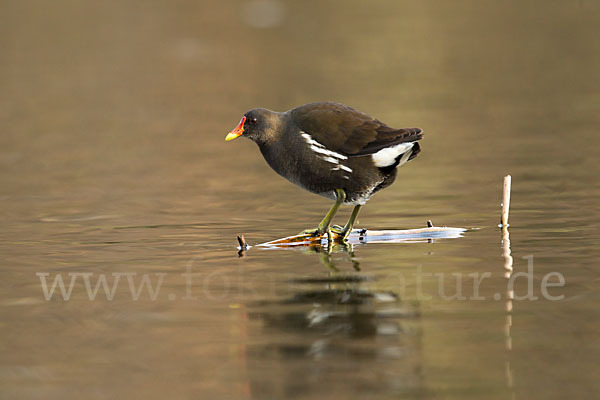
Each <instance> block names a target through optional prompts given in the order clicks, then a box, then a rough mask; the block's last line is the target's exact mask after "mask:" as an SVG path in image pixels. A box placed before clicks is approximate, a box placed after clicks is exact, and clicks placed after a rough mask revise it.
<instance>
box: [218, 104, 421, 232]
mask: <svg viewBox="0 0 600 400" xmlns="http://www.w3.org/2000/svg"><path fill="white" fill-rule="evenodd" d="M239 136H245V137H247V138H248V139H251V140H253V141H254V142H255V143H256V144H257V145H258V147H259V148H260V151H261V153H262V154H263V156H264V158H265V160H266V161H267V163H268V164H269V165H270V166H271V168H273V169H274V170H275V172H277V173H278V174H279V175H281V176H283V177H284V178H286V179H287V180H289V181H290V182H292V183H295V184H296V185H298V186H300V187H302V188H304V189H306V190H308V191H310V192H312V193H316V194H319V195H321V196H325V197H327V198H329V199H332V200H335V204H334V205H333V207H331V210H329V212H328V213H327V215H325V218H323V220H322V221H321V223H320V224H319V226H318V227H317V229H312V230H307V231H304V232H303V233H305V234H306V233H311V234H313V235H319V236H321V235H322V234H323V233H327V235H328V238H329V240H331V239H332V233H331V232H332V231H333V232H335V233H337V234H338V235H340V236H341V237H342V240H343V241H345V240H346V238H347V237H348V235H349V234H350V232H351V231H352V226H353V224H354V221H355V220H356V217H357V216H358V212H359V210H360V208H361V206H363V205H364V204H365V203H366V202H367V200H369V198H370V197H371V196H372V195H373V194H374V193H376V192H377V191H379V190H381V189H383V188H386V187H388V186H389V185H391V184H392V183H393V182H394V179H395V178H396V172H397V171H396V168H397V167H399V166H401V165H403V164H405V163H406V162H408V161H410V160H412V159H413V158H415V157H416V156H417V154H418V153H419V151H420V147H419V143H417V141H418V140H420V139H421V138H422V137H423V134H422V133H421V129H419V128H406V129H395V128H391V127H389V126H388V125H386V124H384V123H383V122H381V121H378V120H376V119H374V118H372V117H370V116H368V115H367V114H364V113H362V112H360V111H357V110H355V109H353V108H351V107H348V106H345V105H343V104H339V103H333V102H320V103H311V104H305V105H303V106H300V107H296V108H294V109H292V110H289V111H286V112H275V111H270V110H267V109H264V108H254V109H252V110H250V111H248V112H247V113H245V114H244V116H243V117H242V120H241V121H240V123H239V124H238V126H236V127H235V128H234V129H233V130H232V131H231V132H229V134H228V135H227V137H226V138H225V140H233V139H235V138H237V137H239ZM343 203H345V204H351V205H354V209H353V210H352V215H351V216H350V219H349V220H348V222H347V223H346V225H345V226H344V227H338V226H334V227H332V228H330V223H331V220H332V219H333V216H334V215H335V213H336V212H337V210H338V208H339V207H340V205H342V204H343Z"/></svg>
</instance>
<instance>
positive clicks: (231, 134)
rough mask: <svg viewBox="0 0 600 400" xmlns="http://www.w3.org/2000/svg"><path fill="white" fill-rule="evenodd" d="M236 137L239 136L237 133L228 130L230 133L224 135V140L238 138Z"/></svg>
mask: <svg viewBox="0 0 600 400" xmlns="http://www.w3.org/2000/svg"><path fill="white" fill-rule="evenodd" d="M238 137H240V135H239V134H237V133H231V132H230V133H228V134H227V136H225V141H227V142H229V141H230V140H233V139H235V138H238Z"/></svg>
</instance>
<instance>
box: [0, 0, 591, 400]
mask: <svg viewBox="0 0 600 400" xmlns="http://www.w3.org/2000/svg"><path fill="white" fill-rule="evenodd" d="M599 26H600V3H598V2H596V1H591V0H580V1H541V0H538V1H526V2H523V1H502V2H500V1H488V0H484V1H463V0H459V1H419V2H407V1H406V2H405V1H371V2H362V1H344V2H334V1H302V2H291V1H289V2H288V1H281V2H275V1H231V2H226V1H219V2H217V1H190V0H178V1H169V2H161V1H101V2H100V1H98V2H94V1H69V0H57V1H51V2H50V1H0V171H1V174H0V216H1V222H2V229H1V230H0V254H1V261H0V263H1V264H0V274H1V275H0V276H1V277H2V279H1V281H0V397H1V398H7V399H9V398H10V399H13V398H14V399H64V398H88V399H105V398H106V399H109V398H110V399H113V398H145V399H154V398H156V399H164V398H171V399H180V398H181V399H184V398H206V399H248V398H255V399H283V398H301V399H308V398H310V399H326V398H369V399H387V398H400V397H402V398H457V399H464V398H481V399H496V398H498V399H533V398H540V399H565V398H577V399H583V398H590V399H591V398H597V397H598V396H599V395H600V385H599V383H598V382H599V379H598V378H599V376H600V368H599V367H598V365H599V360H600V319H599V317H600V315H599V312H598V310H599V306H600V302H599V300H600V295H599V291H598V290H599V286H600V282H599V280H598V276H599V271H600V270H599V266H598V260H599V252H598V224H599V223H600V217H599V216H600V213H599V209H598V200H599V195H600V188H599V185H598V174H599V173H600V169H599V167H598V154H599V153H598V146H599V145H600V139H599V135H598V132H599V130H600V112H599V110H600V74H599V73H598V71H600V35H599ZM319 100H335V101H339V102H342V103H345V104H348V105H351V106H353V107H355V108H358V109H359V110H362V111H364V112H367V113H369V114H371V115H373V116H375V117H377V118H379V119H381V120H383V121H385V122H387V123H388V124H390V125H392V126H397V127H404V126H418V127H421V128H422V129H423V130H424V131H425V133H426V136H425V139H424V140H423V144H422V149H423V151H422V153H421V154H420V155H419V157H418V158H417V159H416V160H414V161H413V162H411V163H409V164H407V165H406V166H404V167H402V168H401V170H400V171H399V177H398V180H397V182H396V183H395V184H394V185H393V186H392V187H391V188H389V189H386V190H385V191H383V192H381V193H379V194H377V195H376V196H375V197H374V198H373V199H372V200H371V201H370V202H369V204H368V206H367V207H366V208H365V209H364V211H363V212H362V213H361V216H360V222H359V224H358V226H359V227H368V228H370V229H384V228H414V227H421V226H424V224H425V221H426V220H428V219H431V220H433V222H434V223H435V224H437V225H448V226H458V227H467V228H480V229H477V230H473V231H469V232H468V233H467V234H466V235H465V237H463V238H458V239H447V240H440V241H434V242H433V243H422V242H419V243H401V244H389V243H388V244H368V245H362V246H357V247H355V249H354V253H355V256H356V261H358V262H359V263H360V270H359V271H356V270H355V269H354V268H353V263H352V262H351V260H350V255H349V254H348V253H347V252H345V251H343V250H342V249H337V250H336V251H335V252H334V253H333V254H332V255H331V256H330V263H332V264H333V265H334V266H335V269H332V268H331V266H329V267H328V266H327V265H326V264H328V263H326V262H322V261H323V260H326V259H327V256H326V254H324V253H323V251H322V249H321V250H320V251H319V252H316V251H311V250H306V251H302V250H291V251H288V250H269V251H265V250H261V249H257V248H253V249H251V250H250V251H249V252H248V253H247V255H246V256H245V257H242V258H238V255H237V252H236V245H237V243H236V240H235V237H236V235H237V234H238V233H244V234H245V235H246V237H247V239H248V241H249V242H250V243H251V244H254V243H259V242H263V241H266V240H270V239H275V238H278V237H282V236H286V235H289V234H293V233H295V232H298V231H300V230H302V229H305V228H309V227H312V226H314V225H315V224H316V223H318V221H319V220H320V218H321V217H322V216H323V214H324V213H325V211H326V209H327V208H328V207H329V206H330V203H329V201H327V200H326V199H323V198H320V197H318V196H315V195H312V194H310V193H307V192H304V191H302V190H301V189H299V188H297V187H295V186H293V185H292V184H290V183H288V182H286V181H285V180H283V179H281V178H280V177H278V176H277V175H276V174H275V173H274V172H273V171H272V170H270V168H269V167H268V166H267V165H266V163H265V162H264V160H263V159H262V157H261V155H260V153H259V152H258V150H257V148H256V146H255V145H254V144H253V143H251V142H250V141H247V140H242V139H240V140H236V141H233V142H227V143H226V142H224V140H223V139H224V136H225V134H226V133H227V131H228V130H229V129H231V128H233V127H234V126H235V124H236V123H237V122H238V121H239V119H240V117H241V115H242V114H243V113H244V112H245V111H246V110H248V109H250V108H253V107H256V106H262V107H267V108H270V109H274V110H278V111H283V110H287V109H289V108H292V107H295V106H297V105H301V104H304V103H307V102H312V101H319ZM506 174H511V175H512V177H513V193H512V205H511V228H510V232H511V237H510V239H511V250H512V256H513V257H514V272H526V271H527V268H528V259H525V258H523V257H529V256H533V258H532V259H531V258H529V259H530V260H533V284H534V289H535V295H537V296H538V297H539V299H538V300H535V301H533V300H521V301H516V300H514V301H512V302H510V301H507V295H508V292H507V279H506V277H505V272H506V271H505V269H504V265H505V258H503V256H502V253H503V249H502V242H501V235H500V233H499V231H498V228H497V227H496V225H497V224H498V220H499V203H500V196H501V184H502V177H503V176H504V175H506ZM348 213H349V210H348V209H344V210H343V211H342V213H341V216H340V218H339V221H338V222H343V218H344V217H347V215H348ZM186 268H187V271H189V272H190V273H191V274H192V275H191V276H192V280H191V281H188V280H186V279H187V278H188V277H187V276H184V275H182V274H184V273H186ZM419 271H421V272H423V273H429V274H438V275H426V276H425V277H424V278H423V282H422V285H421V286H422V288H421V290H422V292H423V293H422V295H419V293H418V290H419V287H418V285H417V282H416V280H415V278H414V277H416V276H417V274H418V273H419ZM485 272H489V273H490V278H488V279H487V280H485V281H483V283H482V285H481V295H482V296H483V297H484V298H485V299H484V300H459V299H454V300H448V299H445V298H444V295H445V294H452V293H454V292H456V283H455V282H456V281H455V280H454V279H455V276H456V275H453V274H460V276H462V277H464V278H465V281H464V282H463V288H462V289H463V290H464V292H465V293H466V294H467V296H468V295H469V294H471V295H472V292H473V284H472V282H471V281H468V280H466V278H467V277H468V276H469V275H468V274H473V273H477V274H483V273H485ZM551 272H559V273H560V274H562V276H564V279H565V285H564V286H563V287H552V288H550V289H549V292H550V294H551V295H555V296H558V295H564V298H563V299H562V300H559V301H550V300H547V299H545V298H544V297H543V296H542V295H541V292H540V285H541V283H542V280H543V279H544V277H545V276H546V274H548V273H551ZM69 273H71V274H74V273H75V274H79V275H71V276H75V277H76V281H75V284H74V286H73V291H72V293H71V296H70V298H69V300H67V301H65V300H63V298H62V297H61V296H60V294H59V293H60V291H59V288H57V289H56V293H55V294H54V295H53V297H52V299H51V300H49V301H47V300H46V299H45V297H44V292H43V288H42V284H41V277H46V279H47V280H48V283H49V284H51V282H52V280H53V279H54V278H55V277H56V276H57V274H60V275H61V276H63V278H64V280H65V285H66V286H67V287H68V283H69V281H70V275H68V274H69ZM133 273H135V274H136V275H129V278H127V275H122V277H121V281H120V283H119V284H118V285H117V286H116V291H115V294H114V298H113V299H112V300H108V299H107V297H106V296H105V295H104V293H103V292H102V290H100V292H99V293H98V294H97V297H96V298H95V299H94V300H93V301H92V300H90V299H89V297H88V294H87V292H86V290H85V286H84V278H83V277H84V275H82V274H88V275H86V276H88V277H89V276H90V275H89V274H93V275H91V278H90V279H91V282H92V286H93V285H94V284H95V282H96V280H97V279H98V277H99V276H100V274H104V276H106V277H107V279H108V282H109V283H112V282H114V275H113V274H133ZM44 274H47V275H44ZM145 274H146V275H145ZM144 276H148V278H149V279H150V280H151V282H152V284H153V285H154V286H155V287H156V283H157V282H158V279H159V277H160V276H162V279H163V280H162V285H161V286H160V290H159V291H158V292H157V293H156V298H155V299H154V300H153V299H152V296H151V294H150V293H149V292H148V291H147V290H146V289H144V290H143V291H142V292H141V294H140V296H139V298H138V299H137V300H134V299H133V297H132V294H131V290H130V287H129V286H128V282H129V281H128V279H131V281H132V282H134V283H135V286H136V287H137V285H139V283H140V282H142V281H141V280H142V278H143V277H144ZM440 276H442V277H444V278H445V279H444V281H442V283H441V284H440V279H439V277H440ZM555 281H556V280H554V282H555ZM516 282H517V283H516V286H515V292H516V293H518V294H523V293H524V292H525V291H526V290H527V282H526V280H525V279H519V280H517V281H516ZM440 287H441V288H442V289H444V290H445V292H444V291H441V290H440ZM495 294H498V297H499V300H496V299H495V298H494V295H495ZM429 296H431V297H430V298H429ZM190 297H193V299H192V298H190Z"/></svg>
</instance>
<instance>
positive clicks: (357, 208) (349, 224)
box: [333, 205, 362, 241]
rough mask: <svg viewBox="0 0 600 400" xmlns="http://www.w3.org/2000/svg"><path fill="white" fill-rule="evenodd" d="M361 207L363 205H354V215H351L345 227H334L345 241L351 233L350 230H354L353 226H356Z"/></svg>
mask: <svg viewBox="0 0 600 400" xmlns="http://www.w3.org/2000/svg"><path fill="white" fill-rule="evenodd" d="M361 207H362V206H361V205H357V206H355V207H354V209H353V210H352V215H350V219H349V220H348V222H347V223H346V226H344V227H343V228H342V227H338V226H336V227H334V228H333V231H334V232H335V233H337V234H338V235H341V236H342V240H343V241H345V240H346V239H347V238H348V236H349V235H350V232H352V227H353V226H354V222H356V217H358V213H359V211H360V208H361Z"/></svg>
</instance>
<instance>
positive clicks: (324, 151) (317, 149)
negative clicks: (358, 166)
mask: <svg viewBox="0 0 600 400" xmlns="http://www.w3.org/2000/svg"><path fill="white" fill-rule="evenodd" d="M310 149H311V150H312V151H314V152H315V153H321V154H325V155H326V156H329V157H335V158H339V159H340V160H346V159H347V158H348V157H346V156H345V155H343V154H340V153H336V152H335V151H331V150H327V149H326V148H324V147H317V146H315V145H311V146H310Z"/></svg>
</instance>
